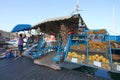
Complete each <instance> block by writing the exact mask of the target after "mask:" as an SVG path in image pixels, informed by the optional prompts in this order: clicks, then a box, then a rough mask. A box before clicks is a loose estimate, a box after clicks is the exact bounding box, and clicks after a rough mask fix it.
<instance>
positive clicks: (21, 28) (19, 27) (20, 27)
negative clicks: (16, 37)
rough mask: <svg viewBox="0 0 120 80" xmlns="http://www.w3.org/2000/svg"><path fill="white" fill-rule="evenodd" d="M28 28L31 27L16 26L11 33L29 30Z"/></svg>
mask: <svg viewBox="0 0 120 80" xmlns="http://www.w3.org/2000/svg"><path fill="white" fill-rule="evenodd" d="M30 27H31V25H30V24H18V25H16V26H15V27H14V28H13V29H12V31H11V32H19V31H24V30H29V29H30Z"/></svg>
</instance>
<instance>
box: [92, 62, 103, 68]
mask: <svg viewBox="0 0 120 80" xmlns="http://www.w3.org/2000/svg"><path fill="white" fill-rule="evenodd" d="M93 64H94V65H95V66H98V67H101V62H98V61H94V63H93Z"/></svg>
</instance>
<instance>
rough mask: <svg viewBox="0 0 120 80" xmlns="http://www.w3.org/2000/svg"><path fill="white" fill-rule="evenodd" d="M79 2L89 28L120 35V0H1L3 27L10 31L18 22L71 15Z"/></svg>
mask: <svg viewBox="0 0 120 80" xmlns="http://www.w3.org/2000/svg"><path fill="white" fill-rule="evenodd" d="M77 3H78V5H79V10H82V11H80V12H79V13H80V14H81V16H82V18H83V19H84V21H85V23H86V25H87V26H88V28H89V29H106V30H107V31H108V32H109V33H110V35H120V0H0V30H4V31H8V32H10V31H11V30H12V28H14V26H16V25H17V24H31V25H35V24H37V23H39V22H42V21H44V20H45V19H49V18H55V17H62V16H70V15H71V13H72V12H73V11H75V9H76V4H77Z"/></svg>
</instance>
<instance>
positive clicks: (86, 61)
mask: <svg viewBox="0 0 120 80" xmlns="http://www.w3.org/2000/svg"><path fill="white" fill-rule="evenodd" d="M65 61H66V62H70V63H76V64H80V65H86V66H90V67H95V68H101V69H105V70H108V71H113V72H119V70H120V65H119V64H118V65H117V66H116V65H115V64H113V59H112V53H111V44H110V39H109V33H108V32H107V31H106V30H105V29H100V30H86V31H85V34H72V35H70V36H69V40H68V45H67V49H66V56H65Z"/></svg>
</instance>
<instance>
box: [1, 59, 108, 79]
mask: <svg viewBox="0 0 120 80" xmlns="http://www.w3.org/2000/svg"><path fill="white" fill-rule="evenodd" d="M0 80H108V79H105V78H101V77H96V76H89V75H86V74H84V73H81V72H79V71H76V70H68V69H64V68H63V69H62V70H60V71H55V70H53V69H50V68H48V67H44V66H39V65H36V64H33V60H31V59H29V58H26V57H22V58H18V59H15V58H11V59H0Z"/></svg>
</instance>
